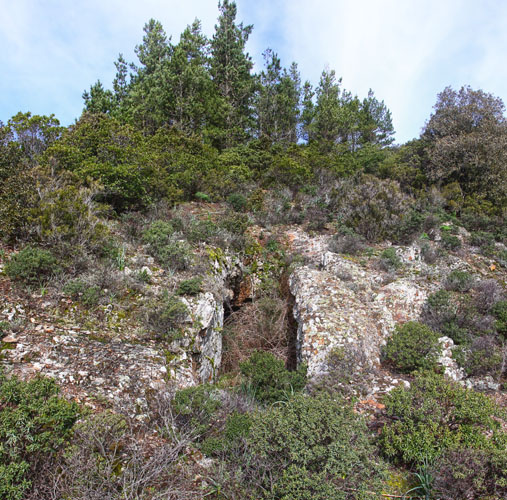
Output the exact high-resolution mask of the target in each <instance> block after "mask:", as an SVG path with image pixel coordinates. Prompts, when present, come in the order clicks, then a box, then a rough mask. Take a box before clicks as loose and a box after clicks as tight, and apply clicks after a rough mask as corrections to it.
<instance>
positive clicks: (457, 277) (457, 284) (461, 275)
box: [444, 270, 475, 292]
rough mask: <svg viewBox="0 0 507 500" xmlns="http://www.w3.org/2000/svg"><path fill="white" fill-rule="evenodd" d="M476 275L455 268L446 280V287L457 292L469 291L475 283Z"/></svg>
mask: <svg viewBox="0 0 507 500" xmlns="http://www.w3.org/2000/svg"><path fill="white" fill-rule="evenodd" d="M474 281H475V279H474V277H473V276H472V275H471V274H470V273H467V272H466V271H459V270H455V271H452V272H451V273H450V274H449V276H447V278H446V280H445V284H444V286H445V289H446V290H452V291H456V292H468V291H469V290H470V289H471V288H472V286H473V284H474Z"/></svg>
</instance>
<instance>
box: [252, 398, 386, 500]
mask: <svg viewBox="0 0 507 500" xmlns="http://www.w3.org/2000/svg"><path fill="white" fill-rule="evenodd" d="M247 443H248V451H247V457H248V458H247V460H248V461H249V462H250V463H251V464H252V465H253V467H254V470H253V471H250V472H249V473H250V475H252V476H254V477H255V479H257V484H259V483H260V484H259V486H261V488H263V489H264V491H265V492H266V493H265V495H263V498H268V499H273V500H275V499H279V500H282V499H284V500H285V499H287V500H288V499H291V500H309V499H315V500H317V499H318V500H328V499H331V498H332V499H344V500H345V499H365V500H366V499H370V498H372V494H373V495H375V494H376V493H380V490H381V487H382V484H381V477H382V471H383V466H382V464H381V463H380V461H379V460H378V459H376V457H375V450H374V448H373V446H372V444H371V443H370V440H369V438H368V432H367V428H366V425H365V423H364V421H363V420H362V419H361V417H359V416H358V415H356V414H355V413H354V412H353V410H352V408H351V407H350V406H349V405H348V404H347V403H345V402H344V401H342V400H334V399H332V398H330V397H329V396H325V395H320V396H318V397H316V398H310V397H308V396H304V395H297V396H295V397H294V398H293V399H291V400H289V401H287V403H286V404H283V405H279V406H274V407H272V408H271V409H269V410H268V411H266V412H260V413H258V414H256V415H255V416H254V420H253V422H252V425H251V428H250V433H249V436H248V438H247ZM372 492H373V493H372ZM256 498H258V497H256Z"/></svg>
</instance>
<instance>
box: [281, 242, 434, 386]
mask: <svg viewBox="0 0 507 500" xmlns="http://www.w3.org/2000/svg"><path fill="white" fill-rule="evenodd" d="M290 289H291V293H292V294H293V296H294V299H295V302H294V317H295V319H296V321H297V323H298V334H297V352H298V361H299V362H305V363H306V364H307V365H308V374H309V376H310V377H312V376H316V375H320V374H321V373H322V372H325V371H326V369H327V368H326V358H327V356H328V355H329V352H330V351H331V350H332V349H334V348H336V347H347V346H350V347H352V346H353V347H354V348H358V349H359V350H361V351H362V352H364V353H365V354H366V356H367V358H368V360H369V361H370V363H371V364H378V363H379V358H380V348H381V346H382V345H383V344H384V343H385V340H386V338H387V337H388V336H389V334H390V332H391V331H392V329H393V328H394V326H395V325H396V323H398V322H405V321H410V320H415V319H417V318H418V317H419V314H420V312H421V309H422V306H423V304H424V302H425V300H426V297H427V291H426V290H425V289H423V288H422V287H420V286H418V285H417V284H415V283H413V282H410V281H409V280H408V279H403V278H400V279H399V280H397V281H395V282H392V283H389V284H386V285H383V284H382V276H381V275H380V273H377V272H375V271H373V270H370V271H368V270H365V269H362V268H361V267H360V266H359V265H358V264H355V263H354V262H352V261H350V260H347V259H346V258H344V257H343V256H339V255H336V254H332V253H330V252H327V253H324V254H323V256H322V261H321V265H320V266H319V267H318V268H312V267H309V266H305V267H302V268H300V269H297V270H296V271H295V272H294V273H293V275H292V276H291V278H290Z"/></svg>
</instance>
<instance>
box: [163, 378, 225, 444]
mask: <svg viewBox="0 0 507 500" xmlns="http://www.w3.org/2000/svg"><path fill="white" fill-rule="evenodd" d="M221 407H222V402H221V401H220V398H219V397H218V392H217V391H216V389H214V388H213V387H212V386H211V385H198V386H195V387H188V388H186V389H182V390H181V391H178V392H177V393H176V394H175V396H174V399H173V401H172V409H173V412H174V414H175V416H176V423H177V425H178V427H179V428H180V429H181V430H186V431H190V432H191V433H192V435H193V436H194V437H195V439H197V440H198V441H202V440H203V439H204V438H205V437H207V435H208V434H209V433H210V431H211V430H212V427H213V424H214V422H215V419H216V417H217V414H218V411H219V410H220V408H221Z"/></svg>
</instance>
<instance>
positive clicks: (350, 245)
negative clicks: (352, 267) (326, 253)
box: [329, 226, 365, 255]
mask: <svg viewBox="0 0 507 500" xmlns="http://www.w3.org/2000/svg"><path fill="white" fill-rule="evenodd" d="M364 248H365V241H364V238H363V237H362V236H360V235H359V234H357V233H356V232H355V231H354V230H353V229H350V228H349V227H347V226H340V228H339V229H338V232H337V233H336V234H334V235H333V238H332V239H331V241H330V242H329V250H331V252H336V253H347V254H350V255H355V254H357V253H360V252H361V251H363V250H364Z"/></svg>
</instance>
